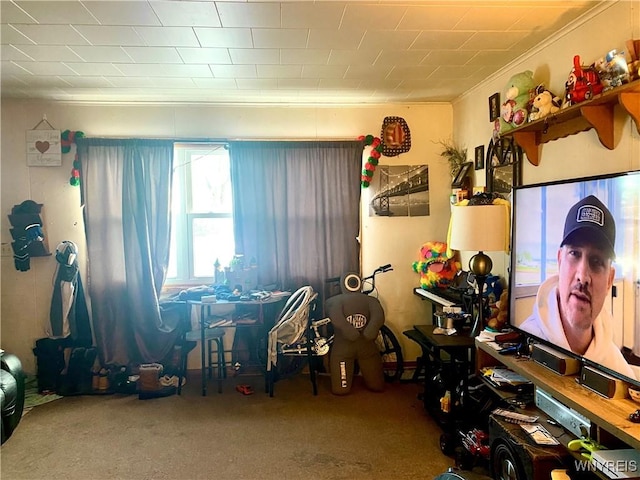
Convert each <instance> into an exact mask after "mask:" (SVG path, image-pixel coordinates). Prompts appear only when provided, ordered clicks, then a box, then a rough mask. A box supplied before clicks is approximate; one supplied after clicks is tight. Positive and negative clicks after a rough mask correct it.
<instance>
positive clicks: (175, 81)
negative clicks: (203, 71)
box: [149, 77, 196, 88]
mask: <svg viewBox="0 0 640 480" xmlns="http://www.w3.org/2000/svg"><path fill="white" fill-rule="evenodd" d="M149 80H150V82H149V86H150V87H152V88H196V84H195V83H194V81H193V80H192V79H191V78H166V77H162V78H150V79H149Z"/></svg>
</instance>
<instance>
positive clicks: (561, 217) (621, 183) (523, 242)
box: [508, 170, 640, 387]
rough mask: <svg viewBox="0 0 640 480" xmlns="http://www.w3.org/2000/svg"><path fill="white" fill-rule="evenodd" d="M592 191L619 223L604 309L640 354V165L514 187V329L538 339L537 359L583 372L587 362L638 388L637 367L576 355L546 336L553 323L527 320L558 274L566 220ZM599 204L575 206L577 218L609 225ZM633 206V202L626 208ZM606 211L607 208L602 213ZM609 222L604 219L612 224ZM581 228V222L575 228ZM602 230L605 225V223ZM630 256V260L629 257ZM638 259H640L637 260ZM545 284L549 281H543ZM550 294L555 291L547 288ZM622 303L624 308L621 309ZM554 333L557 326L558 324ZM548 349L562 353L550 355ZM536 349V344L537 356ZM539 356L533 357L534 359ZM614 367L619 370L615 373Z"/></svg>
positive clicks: (622, 339) (620, 340)
mask: <svg viewBox="0 0 640 480" xmlns="http://www.w3.org/2000/svg"><path fill="white" fill-rule="evenodd" d="M590 195H593V196H595V197H596V198H597V199H598V200H599V201H600V202H601V204H603V205H604V206H605V208H606V209H608V210H609V211H610V212H611V216H612V217H613V219H614V223H615V245H614V249H615V256H616V259H617V260H614V262H613V267H614V268H615V276H614V285H613V288H611V289H610V291H609V292H608V296H607V298H606V299H605V302H604V307H603V308H606V309H609V311H613V314H612V317H613V321H612V322H611V324H610V325H608V326H609V327H610V328H611V331H612V332H613V338H614V341H615V344H616V345H618V346H619V348H621V349H622V348H623V347H624V348H626V349H629V350H630V351H631V352H632V353H633V354H634V355H635V356H636V357H638V356H640V302H638V297H637V295H638V293H637V292H638V284H637V282H638V271H637V269H636V270H634V267H633V265H634V264H635V263H634V262H636V260H637V258H638V252H637V242H638V238H640V209H638V208H636V207H637V205H639V204H640V170H636V171H627V172H619V173H613V174H606V175H598V176H594V177H583V178H576V179H565V180H559V181H554V182H546V183H538V184H531V185H523V186H516V187H514V188H513V191H512V198H511V200H512V211H513V215H512V218H513V222H512V238H511V265H510V269H509V275H510V278H509V320H508V321H509V324H510V326H511V327H513V328H514V329H515V330H516V331H519V332H521V333H523V334H526V335H527V337H528V338H529V339H530V340H532V341H533V342H535V343H536V344H539V345H540V346H539V347H538V352H537V354H538V355H539V358H537V360H538V361H540V359H541V358H544V361H546V362H547V366H549V367H550V368H551V365H552V364H553V366H555V367H557V368H555V370H556V371H559V370H564V371H565V374H567V371H571V372H573V374H576V373H578V372H577V370H576V368H575V367H576V365H581V364H586V365H590V366H591V367H592V368H594V369H595V370H601V371H603V372H605V373H607V374H609V375H612V376H614V377H616V378H619V379H621V380H624V381H626V382H628V383H630V384H632V385H636V386H638V387H640V378H634V377H638V373H637V372H638V371H640V366H638V367H637V369H636V370H635V371H634V372H631V370H630V369H626V368H625V369H624V370H622V369H621V368H619V367H611V366H608V365H606V364H605V365H599V364H598V365H593V364H590V363H589V361H588V359H587V358H585V357H583V356H582V355H580V354H578V353H574V352H572V351H569V347H568V346H567V347H566V349H565V348H562V347H560V346H559V345H558V344H557V343H558V342H557V341H553V340H551V339H550V338H548V337H549V335H548V331H549V330H546V329H548V328H549V327H548V323H547V322H543V323H538V324H537V325H536V324H534V322H531V321H529V322H526V323H525V320H527V319H528V318H529V317H530V316H531V315H532V313H533V309H534V305H537V304H538V303H539V301H538V300H537V299H536V295H537V293H538V290H539V288H540V286H541V285H545V288H546V289H548V290H545V295H546V294H547V292H551V287H549V285H550V284H551V283H552V282H553V277H554V276H555V275H557V274H558V271H559V269H558V258H557V257H558V250H559V248H560V244H561V242H562V240H563V237H564V234H565V232H564V227H565V219H566V217H567V215H568V212H569V211H570V209H571V208H572V207H573V206H574V205H576V204H577V203H578V202H579V201H581V200H583V199H586V198H587V197H588V196H590ZM598 205H599V203H598V202H594V201H591V203H589V202H586V203H585V204H584V205H583V206H581V207H580V208H578V207H576V209H577V210H576V209H574V212H575V215H576V218H575V224H576V225H578V224H579V225H581V226H580V227H579V228H582V225H583V224H586V222H588V223H589V224H592V226H593V227H594V228H596V229H597V228H598V227H597V226H596V225H600V224H602V225H604V219H605V218H608V217H607V215H606V212H604V211H603V210H602V208H600V207H599V206H598ZM629 205H633V206H634V208H629ZM601 212H602V213H601ZM611 224H612V222H609V221H607V225H611ZM576 228H578V227H576ZM600 228H604V227H602V226H600ZM625 259H629V260H628V262H627V261H626V260H625ZM636 263H637V262H636ZM545 281H546V282H547V283H546V284H545V283H544V282H545ZM549 298H552V296H551V295H550V294H549ZM623 307H624V308H623ZM556 331H557V330H556ZM545 345H546V346H547V347H551V348H552V349H554V350H557V351H559V352H560V354H562V355H563V358H559V357H558V356H557V355H556V356H554V355H547V353H548V350H547V349H545ZM535 354H536V350H535V349H534V355H535ZM534 358H535V357H534ZM611 368H618V369H617V370H613V371H611V370H610V369H611Z"/></svg>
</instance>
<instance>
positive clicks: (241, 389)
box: [236, 384, 253, 395]
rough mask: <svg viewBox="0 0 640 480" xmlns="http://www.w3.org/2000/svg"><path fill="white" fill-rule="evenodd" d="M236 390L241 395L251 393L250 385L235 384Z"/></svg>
mask: <svg viewBox="0 0 640 480" xmlns="http://www.w3.org/2000/svg"><path fill="white" fill-rule="evenodd" d="M236 390H237V391H239V392H240V393H241V394H243V395H252V394H253V388H252V387H251V385H246V384H240V385H237V386H236Z"/></svg>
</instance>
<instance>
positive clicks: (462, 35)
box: [411, 30, 473, 50]
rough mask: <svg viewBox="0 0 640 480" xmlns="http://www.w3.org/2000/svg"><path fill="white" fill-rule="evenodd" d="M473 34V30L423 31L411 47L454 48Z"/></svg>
mask: <svg viewBox="0 0 640 480" xmlns="http://www.w3.org/2000/svg"><path fill="white" fill-rule="evenodd" d="M472 36H473V32H448V31H436V30H433V31H424V32H421V33H420V35H418V38H416V41H415V42H413V44H412V45H411V48H412V49H414V48H416V49H418V50H455V49H457V48H460V47H461V46H462V45H464V43H465V42H466V41H467V40H469V39H470V38H471V37H472Z"/></svg>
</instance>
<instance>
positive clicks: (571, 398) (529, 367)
mask: <svg viewBox="0 0 640 480" xmlns="http://www.w3.org/2000/svg"><path fill="white" fill-rule="evenodd" d="M475 344H476V370H479V369H481V368H483V367H490V366H495V365H504V366H506V367H508V368H510V369H511V370H513V371H514V372H516V373H519V374H520V375H522V376H523V377H525V378H528V379H529V380H531V381H532V382H533V384H534V385H535V386H537V387H540V388H541V389H542V390H544V391H545V392H547V393H549V394H550V395H551V396H553V397H554V398H555V399H556V400H558V401H559V402H561V403H563V404H564V405H566V406H568V407H570V408H572V409H574V410H575V411H577V412H578V413H580V414H581V415H584V416H585V417H587V418H588V419H589V420H591V422H592V424H595V425H596V426H597V427H598V429H599V430H603V431H604V432H605V433H604V435H606V433H608V434H610V435H611V436H613V437H614V438H616V439H619V440H620V441H622V442H624V443H625V444H627V445H629V447H631V448H634V449H636V450H640V424H638V423H633V422H631V421H630V420H629V414H630V413H632V412H634V411H635V410H637V409H638V408H639V407H640V405H638V404H637V403H635V402H633V400H631V399H629V398H623V399H609V398H604V397H601V396H600V395H598V394H597V393H594V392H592V391H590V390H588V389H587V388H585V387H583V386H581V385H579V384H578V383H576V381H575V379H576V376H562V375H558V374H556V373H554V372H552V371H551V370H549V369H547V368H546V367H544V366H542V365H540V364H538V363H536V362H534V361H533V360H528V359H523V358H518V357H512V356H505V355H500V354H499V353H498V352H497V351H496V350H495V349H493V348H492V347H491V346H489V345H487V344H486V343H484V342H480V341H478V340H477V339H476V341H475Z"/></svg>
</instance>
